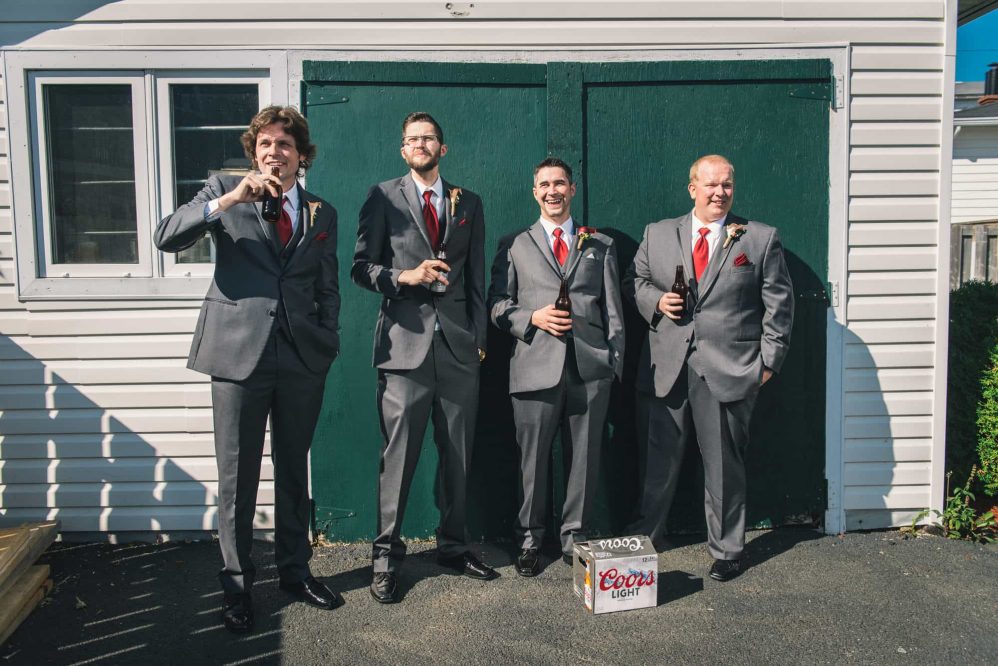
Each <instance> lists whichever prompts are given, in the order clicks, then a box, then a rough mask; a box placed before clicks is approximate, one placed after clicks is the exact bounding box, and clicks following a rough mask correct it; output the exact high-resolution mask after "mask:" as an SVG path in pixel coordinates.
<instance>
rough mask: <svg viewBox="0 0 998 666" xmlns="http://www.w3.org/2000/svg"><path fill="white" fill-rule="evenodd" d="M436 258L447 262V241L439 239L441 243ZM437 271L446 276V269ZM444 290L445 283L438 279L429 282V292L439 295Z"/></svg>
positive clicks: (445, 289) (445, 287)
mask: <svg viewBox="0 0 998 666" xmlns="http://www.w3.org/2000/svg"><path fill="white" fill-rule="evenodd" d="M437 259H439V260H440V261H442V262H444V263H447V243H444V242H442V241H441V243H440V249H439V250H437ZM437 272H438V273H439V274H440V275H442V276H443V277H444V279H446V278H447V271H437ZM446 291H447V285H445V284H444V283H443V282H441V281H440V280H434V281H433V282H431V283H430V293H431V294H435V295H437V296H440V295H441V294H443V293H444V292H446Z"/></svg>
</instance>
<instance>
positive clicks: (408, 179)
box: [399, 173, 433, 254]
mask: <svg viewBox="0 0 998 666" xmlns="http://www.w3.org/2000/svg"><path fill="white" fill-rule="evenodd" d="M399 188H400V189H401V191H402V198H403V199H405V202H406V204H408V206H409V213H410V214H411V215H412V221H413V223H415V225H416V228H417V229H418V230H419V234H420V235H421V236H422V237H423V240H424V241H426V247H428V248H429V249H430V254H433V245H431V244H430V234H429V233H428V232H427V231H426V222H425V221H423V206H422V204H420V203H419V202H420V196H419V194H418V193H417V192H416V183H415V181H413V179H412V174H410V173H407V174H406V175H404V176H402V180H401V181H400V183H399Z"/></svg>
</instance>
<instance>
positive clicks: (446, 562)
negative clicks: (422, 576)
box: [437, 553, 499, 580]
mask: <svg viewBox="0 0 998 666" xmlns="http://www.w3.org/2000/svg"><path fill="white" fill-rule="evenodd" d="M437 562H438V563H439V564H441V565H443V566H445V567H447V568H448V569H453V570H454V571H456V572H458V573H460V574H463V575H465V576H467V577H468V578H474V579H476V580H494V579H496V578H498V577H499V572H498V571H496V570H495V569H493V568H492V567H490V566H489V565H487V564H485V563H484V562H482V561H481V560H479V559H478V558H477V557H475V556H474V555H472V554H471V553H462V554H460V555H454V556H453V557H438V558H437Z"/></svg>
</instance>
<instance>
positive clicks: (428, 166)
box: [405, 150, 440, 173]
mask: <svg viewBox="0 0 998 666" xmlns="http://www.w3.org/2000/svg"><path fill="white" fill-rule="evenodd" d="M427 152H428V153H429V154H430V155H429V158H427V161H426V162H424V163H423V164H416V163H415V161H414V160H413V159H412V158H413V157H415V156H416V155H414V154H413V155H410V156H408V157H406V158H405V163H406V164H408V165H409V168H410V169H412V170H413V171H415V172H416V173H427V172H429V171H433V170H434V169H436V168H437V165H438V164H440V153H439V152H433V151H429V150H428V151H427Z"/></svg>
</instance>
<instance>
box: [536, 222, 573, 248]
mask: <svg viewBox="0 0 998 666" xmlns="http://www.w3.org/2000/svg"><path fill="white" fill-rule="evenodd" d="M540 222H541V226H542V227H543V228H544V237H545V238H547V241H548V247H549V248H551V253H552V254H553V253H554V230H555V229H558V228H559V227H560V228H561V239H562V240H563V241H565V247H566V248H568V250H569V251H571V250H572V239H573V238H575V221H574V220H572V218H571V217H569V218H568V219H567V220H565V221H564V222H562V223H561V224H560V225H558V224H555V223H554V222H552V221H551V220H549V219H547V218H546V217H543V216H541V219H540ZM565 256H568V255H565Z"/></svg>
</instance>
